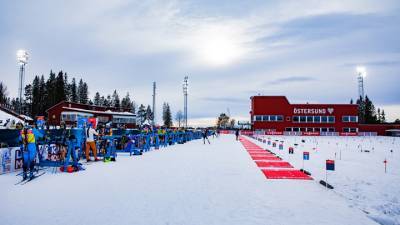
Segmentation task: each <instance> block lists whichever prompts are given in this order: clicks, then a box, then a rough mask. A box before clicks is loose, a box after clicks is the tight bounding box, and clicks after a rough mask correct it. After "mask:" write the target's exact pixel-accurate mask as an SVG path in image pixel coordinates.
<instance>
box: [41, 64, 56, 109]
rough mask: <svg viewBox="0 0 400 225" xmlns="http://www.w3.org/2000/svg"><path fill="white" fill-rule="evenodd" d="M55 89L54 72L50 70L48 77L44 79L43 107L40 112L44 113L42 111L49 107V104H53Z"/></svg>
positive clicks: (54, 101) (54, 102)
mask: <svg viewBox="0 0 400 225" xmlns="http://www.w3.org/2000/svg"><path fill="white" fill-rule="evenodd" d="M56 92H57V89H56V74H55V73H54V72H53V71H50V75H49V78H48V79H47V81H46V89H45V93H46V95H45V96H46V98H45V101H44V103H45V104H44V109H43V111H42V113H44V111H45V110H46V109H47V108H50V107H51V106H53V105H55V104H56V103H57V102H56V96H57V94H56Z"/></svg>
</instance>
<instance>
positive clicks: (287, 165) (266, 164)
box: [255, 161, 293, 168]
mask: <svg viewBox="0 0 400 225" xmlns="http://www.w3.org/2000/svg"><path fill="white" fill-rule="evenodd" d="M255 163H256V164H257V166H258V167H275V168H293V166H292V165H290V163H288V162H283V161H280V162H279V161H278V162H276V161H275V162H273V161H272V162H268V161H255Z"/></svg>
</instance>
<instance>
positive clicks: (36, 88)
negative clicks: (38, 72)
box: [31, 76, 41, 117]
mask: <svg viewBox="0 0 400 225" xmlns="http://www.w3.org/2000/svg"><path fill="white" fill-rule="evenodd" d="M39 83H40V78H39V76H35V78H34V79H33V82H32V112H31V115H32V116H33V117H35V116H37V115H38V114H39V110H40V106H39V103H40V99H41V97H40V95H39V94H40V84H39Z"/></svg>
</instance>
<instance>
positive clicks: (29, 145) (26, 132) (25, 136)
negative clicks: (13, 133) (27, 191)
mask: <svg viewBox="0 0 400 225" xmlns="http://www.w3.org/2000/svg"><path fill="white" fill-rule="evenodd" d="M41 137H43V134H42V133H40V132H39V131H38V130H37V129H31V128H29V127H27V126H26V127H25V128H23V129H22V130H21V133H20V141H21V143H22V145H21V148H22V149H23V151H22V152H23V167H22V168H23V173H22V179H23V180H26V179H27V178H28V174H27V173H28V168H29V179H30V180H31V179H33V178H34V175H33V172H34V169H35V161H36V160H35V159H36V138H41Z"/></svg>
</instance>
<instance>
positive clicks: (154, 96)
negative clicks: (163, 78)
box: [152, 82, 156, 128]
mask: <svg viewBox="0 0 400 225" xmlns="http://www.w3.org/2000/svg"><path fill="white" fill-rule="evenodd" d="M152 125H153V128H154V126H155V125H156V82H153V120H152Z"/></svg>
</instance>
